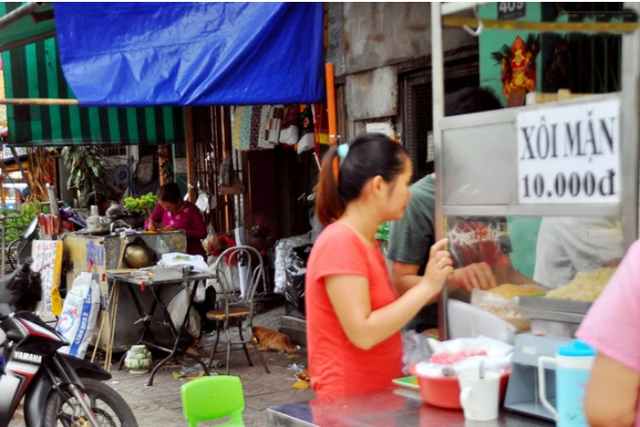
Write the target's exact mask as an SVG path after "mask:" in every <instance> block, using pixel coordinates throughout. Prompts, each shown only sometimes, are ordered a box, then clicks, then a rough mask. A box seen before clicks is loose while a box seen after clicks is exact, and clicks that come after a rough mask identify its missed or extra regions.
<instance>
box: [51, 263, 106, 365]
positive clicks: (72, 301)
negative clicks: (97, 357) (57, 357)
mask: <svg viewBox="0 0 640 427" xmlns="http://www.w3.org/2000/svg"><path fill="white" fill-rule="evenodd" d="M99 311H100V285H98V282H96V281H95V280H93V274H91V273H87V272H84V273H80V275H79V276H78V277H76V278H75V279H74V281H73V287H72V288H71V290H70V291H69V292H68V293H67V297H66V298H65V300H64V305H63V307H62V315H60V319H58V323H57V325H56V331H58V333H60V334H61V335H62V336H64V337H65V338H66V339H67V340H68V341H69V342H70V343H71V345H69V346H66V347H62V348H61V349H60V352H61V353H67V354H69V355H71V356H75V357H79V358H80V359H82V358H83V357H84V355H85V353H86V352H87V347H88V346H89V343H90V342H91V338H92V337H93V331H94V329H95V326H96V321H97V320H98V312H99Z"/></svg>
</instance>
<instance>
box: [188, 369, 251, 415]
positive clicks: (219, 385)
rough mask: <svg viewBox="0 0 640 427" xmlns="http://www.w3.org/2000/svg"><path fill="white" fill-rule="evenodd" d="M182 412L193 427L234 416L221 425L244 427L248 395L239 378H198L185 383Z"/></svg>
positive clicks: (222, 376)
mask: <svg viewBox="0 0 640 427" xmlns="http://www.w3.org/2000/svg"><path fill="white" fill-rule="evenodd" d="M180 391H181V392H182V410H183V412H184V417H185V418H186V419H187V421H188V422H189V427H197V425H198V422H200V421H212V420H220V419H222V418H226V417H231V420H230V421H229V422H226V423H224V424H219V425H221V426H229V427H232V426H243V427H244V421H243V420H242V412H243V411H244V396H243V394H242V383H241V382H240V378H238V377H229V376H224V375H220V376H215V377H204V378H198V379H197V380H193V381H190V382H188V383H186V384H184V385H183V386H182V387H181V388H180Z"/></svg>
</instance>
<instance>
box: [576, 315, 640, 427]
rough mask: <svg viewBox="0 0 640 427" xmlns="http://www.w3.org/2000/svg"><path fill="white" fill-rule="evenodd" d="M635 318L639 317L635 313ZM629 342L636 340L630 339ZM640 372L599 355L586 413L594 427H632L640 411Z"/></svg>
mask: <svg viewBox="0 0 640 427" xmlns="http://www.w3.org/2000/svg"><path fill="white" fill-rule="evenodd" d="M633 315H637V314H636V313H634V314H633ZM629 339H634V338H633V337H629ZM639 389H640V372H637V371H634V370H633V369H631V368H628V367H627V366H625V365H623V364H622V363H620V362H617V361H615V360H613V359H611V358H609V357H607V356H605V355H603V354H602V353H598V354H597V356H596V360H595V362H594V365H593V369H592V370H591V376H590V378H589V386H588V388H587V394H586V397H585V401H584V410H585V414H586V416H587V420H588V421H589V425H590V426H591V427H600V426H602V427H609V426H616V427H631V426H633V425H634V424H635V421H636V414H637V411H638V390H639Z"/></svg>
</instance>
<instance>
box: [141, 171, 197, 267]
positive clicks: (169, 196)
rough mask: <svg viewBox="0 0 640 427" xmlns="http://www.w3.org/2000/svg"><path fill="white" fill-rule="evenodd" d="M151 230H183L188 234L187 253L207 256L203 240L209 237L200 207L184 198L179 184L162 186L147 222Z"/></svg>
mask: <svg viewBox="0 0 640 427" xmlns="http://www.w3.org/2000/svg"><path fill="white" fill-rule="evenodd" d="M145 229H146V230H150V231H156V230H158V231H183V232H184V233H185V234H186V235H187V253H188V254H189V255H202V256H203V257H206V252H205V250H204V246H202V242H201V240H202V239H204V238H205V237H207V227H206V226H205V225H204V220H203V219H202V214H201V213H200V209H198V207H197V206H196V205H194V204H193V203H191V202H186V201H184V200H183V199H182V194H180V188H179V187H178V184H176V183H174V182H171V183H168V184H165V185H163V186H162V187H160V191H159V192H158V204H157V205H156V207H155V209H154V210H153V212H152V213H151V216H150V217H149V219H147V222H146V223H145Z"/></svg>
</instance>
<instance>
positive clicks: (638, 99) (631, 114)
mask: <svg viewBox="0 0 640 427" xmlns="http://www.w3.org/2000/svg"><path fill="white" fill-rule="evenodd" d="M624 7H625V9H631V10H635V11H636V12H638V11H640V5H639V4H638V3H635V2H627V3H625V4H624ZM639 51H640V31H635V32H634V33H630V34H623V35H622V56H621V58H622V64H621V68H622V69H621V77H622V87H621V92H622V96H621V102H620V108H621V113H622V114H621V115H622V125H621V129H620V131H621V136H622V138H623V139H622V141H623V142H622V143H623V144H624V145H625V147H624V151H623V152H624V153H625V154H624V155H623V156H621V159H620V173H621V174H622V179H621V180H620V181H621V184H622V188H621V189H620V191H621V194H620V200H621V212H620V216H621V221H622V236H623V244H624V249H625V250H627V249H629V247H630V246H631V245H632V244H633V242H634V241H635V240H636V239H637V238H638V228H639V227H640V224H639V223H638V218H639V214H638V209H639V206H638V200H639V194H638V191H639V189H638V166H639V162H638V143H639V141H640V132H639V130H638V126H639V125H638V120H639V119H640V117H639V114H640V94H638V90H639V89H638V82H639V79H640V55H638V52H639Z"/></svg>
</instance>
